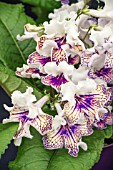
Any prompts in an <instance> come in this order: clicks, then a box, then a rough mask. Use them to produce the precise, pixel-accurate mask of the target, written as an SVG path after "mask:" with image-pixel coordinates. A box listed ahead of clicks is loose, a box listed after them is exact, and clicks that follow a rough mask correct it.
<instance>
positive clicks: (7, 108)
mask: <svg viewBox="0 0 113 170" xmlns="http://www.w3.org/2000/svg"><path fill="white" fill-rule="evenodd" d="M3 106H4V108H5V110H7V111H9V112H10V111H11V110H13V109H14V107H8V106H7V105H6V104H4V105H3Z"/></svg>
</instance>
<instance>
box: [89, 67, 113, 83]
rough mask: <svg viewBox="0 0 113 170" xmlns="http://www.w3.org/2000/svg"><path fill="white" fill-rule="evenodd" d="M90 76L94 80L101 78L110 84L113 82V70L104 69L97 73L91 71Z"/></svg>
mask: <svg viewBox="0 0 113 170" xmlns="http://www.w3.org/2000/svg"><path fill="white" fill-rule="evenodd" d="M88 76H89V77H90V78H92V79H96V78H100V79H103V80H104V81H105V82H107V83H109V82H110V81H111V80H113V68H102V69H100V70H97V71H95V72H94V71H93V70H90V71H89V73H88Z"/></svg>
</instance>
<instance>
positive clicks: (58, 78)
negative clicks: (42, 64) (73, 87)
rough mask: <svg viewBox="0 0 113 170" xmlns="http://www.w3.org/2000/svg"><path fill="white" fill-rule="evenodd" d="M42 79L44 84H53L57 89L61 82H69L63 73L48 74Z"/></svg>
mask: <svg viewBox="0 0 113 170" xmlns="http://www.w3.org/2000/svg"><path fill="white" fill-rule="evenodd" d="M41 81H42V83H43V84H45V85H47V86H52V87H53V88H55V89H56V90H59V88H60V86H61V84H65V83H66V82H67V80H66V79H65V77H64V75H63V74H60V75H57V76H56V77H54V76H52V75H48V76H45V77H42V79H41Z"/></svg>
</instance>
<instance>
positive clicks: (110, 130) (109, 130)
mask: <svg viewBox="0 0 113 170" xmlns="http://www.w3.org/2000/svg"><path fill="white" fill-rule="evenodd" d="M104 133H105V138H111V136H112V134H113V126H112V125H111V126H107V128H106V129H105V130H104Z"/></svg>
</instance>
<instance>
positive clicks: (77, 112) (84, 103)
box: [61, 84, 111, 125]
mask: <svg viewBox="0 0 113 170" xmlns="http://www.w3.org/2000/svg"><path fill="white" fill-rule="evenodd" d="M65 85H66V84H65ZM65 85H63V86H65ZM89 87H90V88H89V89H88V88H86V89H87V90H88V91H84V89H83V94H82V88H81V90H80V91H78V92H77V87H76V86H75V88H76V89H75V91H76V92H75V93H74V95H72V97H71V95H70V96H69V95H67V94H68V93H69V91H66V90H65V91H63V90H61V93H62V92H63V96H64V97H65V96H66V97H67V101H69V102H68V103H66V104H65V105H64V111H65V116H66V118H67V121H68V123H69V125H74V124H75V123H77V122H78V120H79V118H80V117H81V116H82V114H86V115H87V116H88V117H89V119H91V120H92V121H94V120H95V119H97V120H99V117H98V112H97V110H98V109H99V108H101V107H105V105H106V104H107V102H108V101H110V97H111V93H110V92H109V91H108V90H107V89H106V88H105V86H104V85H96V86H95V87H96V88H95V89H93V88H94V87H92V90H91V85H90V86H89ZM61 88H62V87H61ZM63 88H65V87H63ZM70 89H72V88H71V86H70ZM73 89H74V87H73ZM89 90H90V91H89ZM88 92H89V93H88ZM77 93H78V94H77ZM66 97H65V98H63V100H66ZM68 97H69V98H68ZM73 98H74V101H75V102H74V101H73V102H72V99H73Z"/></svg>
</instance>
